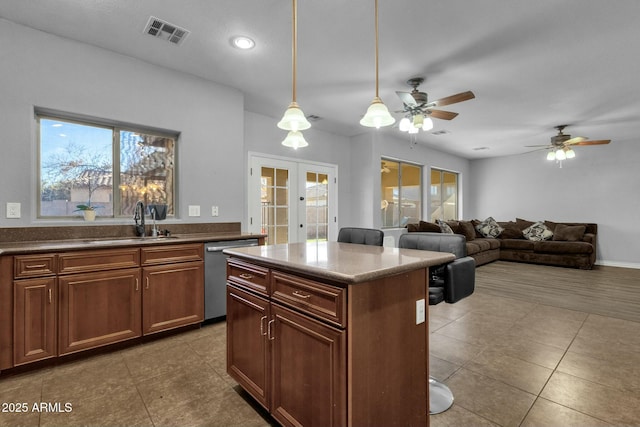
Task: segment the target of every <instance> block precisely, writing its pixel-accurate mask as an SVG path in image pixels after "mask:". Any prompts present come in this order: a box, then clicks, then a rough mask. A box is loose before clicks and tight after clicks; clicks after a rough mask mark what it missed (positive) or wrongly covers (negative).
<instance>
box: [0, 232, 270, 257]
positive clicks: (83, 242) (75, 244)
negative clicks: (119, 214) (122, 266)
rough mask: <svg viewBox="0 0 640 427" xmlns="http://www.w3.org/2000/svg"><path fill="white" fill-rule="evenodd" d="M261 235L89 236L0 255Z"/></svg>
mask: <svg viewBox="0 0 640 427" xmlns="http://www.w3.org/2000/svg"><path fill="white" fill-rule="evenodd" d="M260 237H265V236H264V235H263V234H251V233H243V232H240V231H225V232H205V233H184V234H172V235H171V237H131V236H127V237H88V238H74V239H57V240H31V241H11V242H0V255H15V254H28V253H37V252H48V251H67V250H86V249H107V248H115V247H124V246H147V245H169V244H182V243H204V242H215V241H225V240H236V239H248V238H256V239H257V238H260Z"/></svg>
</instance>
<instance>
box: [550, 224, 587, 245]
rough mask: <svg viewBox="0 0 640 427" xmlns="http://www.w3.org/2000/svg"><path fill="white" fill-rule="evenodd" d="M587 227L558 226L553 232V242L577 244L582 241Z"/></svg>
mask: <svg viewBox="0 0 640 427" xmlns="http://www.w3.org/2000/svg"><path fill="white" fill-rule="evenodd" d="M585 230H586V227H585V226H584V225H564V224H556V228H555V230H554V231H553V240H556V241H567V242H577V241H580V240H582V237H583V236H584V231H585Z"/></svg>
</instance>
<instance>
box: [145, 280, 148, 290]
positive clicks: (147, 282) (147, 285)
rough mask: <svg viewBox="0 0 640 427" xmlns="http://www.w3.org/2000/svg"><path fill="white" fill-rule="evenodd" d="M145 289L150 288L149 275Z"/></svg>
mask: <svg viewBox="0 0 640 427" xmlns="http://www.w3.org/2000/svg"><path fill="white" fill-rule="evenodd" d="M145 289H149V277H147V286H146V287H145Z"/></svg>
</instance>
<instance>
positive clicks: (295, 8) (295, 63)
mask: <svg viewBox="0 0 640 427" xmlns="http://www.w3.org/2000/svg"><path fill="white" fill-rule="evenodd" d="M376 1H377V0H376ZM292 10H293V18H292V22H293V31H292V33H293V43H292V45H291V46H292V47H291V51H292V56H293V73H292V74H293V78H292V79H291V82H292V83H291V86H292V90H291V93H292V97H291V98H292V102H293V103H295V102H296V71H297V68H298V58H297V56H298V55H297V52H298V23H297V19H296V17H297V16H298V2H297V0H293V8H292Z"/></svg>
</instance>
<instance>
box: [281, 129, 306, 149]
mask: <svg viewBox="0 0 640 427" xmlns="http://www.w3.org/2000/svg"><path fill="white" fill-rule="evenodd" d="M282 145H284V146H285V147H290V148H293V149H294V150H297V149H298V148H304V147H306V146H308V145H309V143H308V142H307V141H306V140H305V139H304V136H303V135H302V132H300V131H293V130H292V131H290V132H289V133H288V134H287V137H286V138H285V139H284V140H283V141H282Z"/></svg>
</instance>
